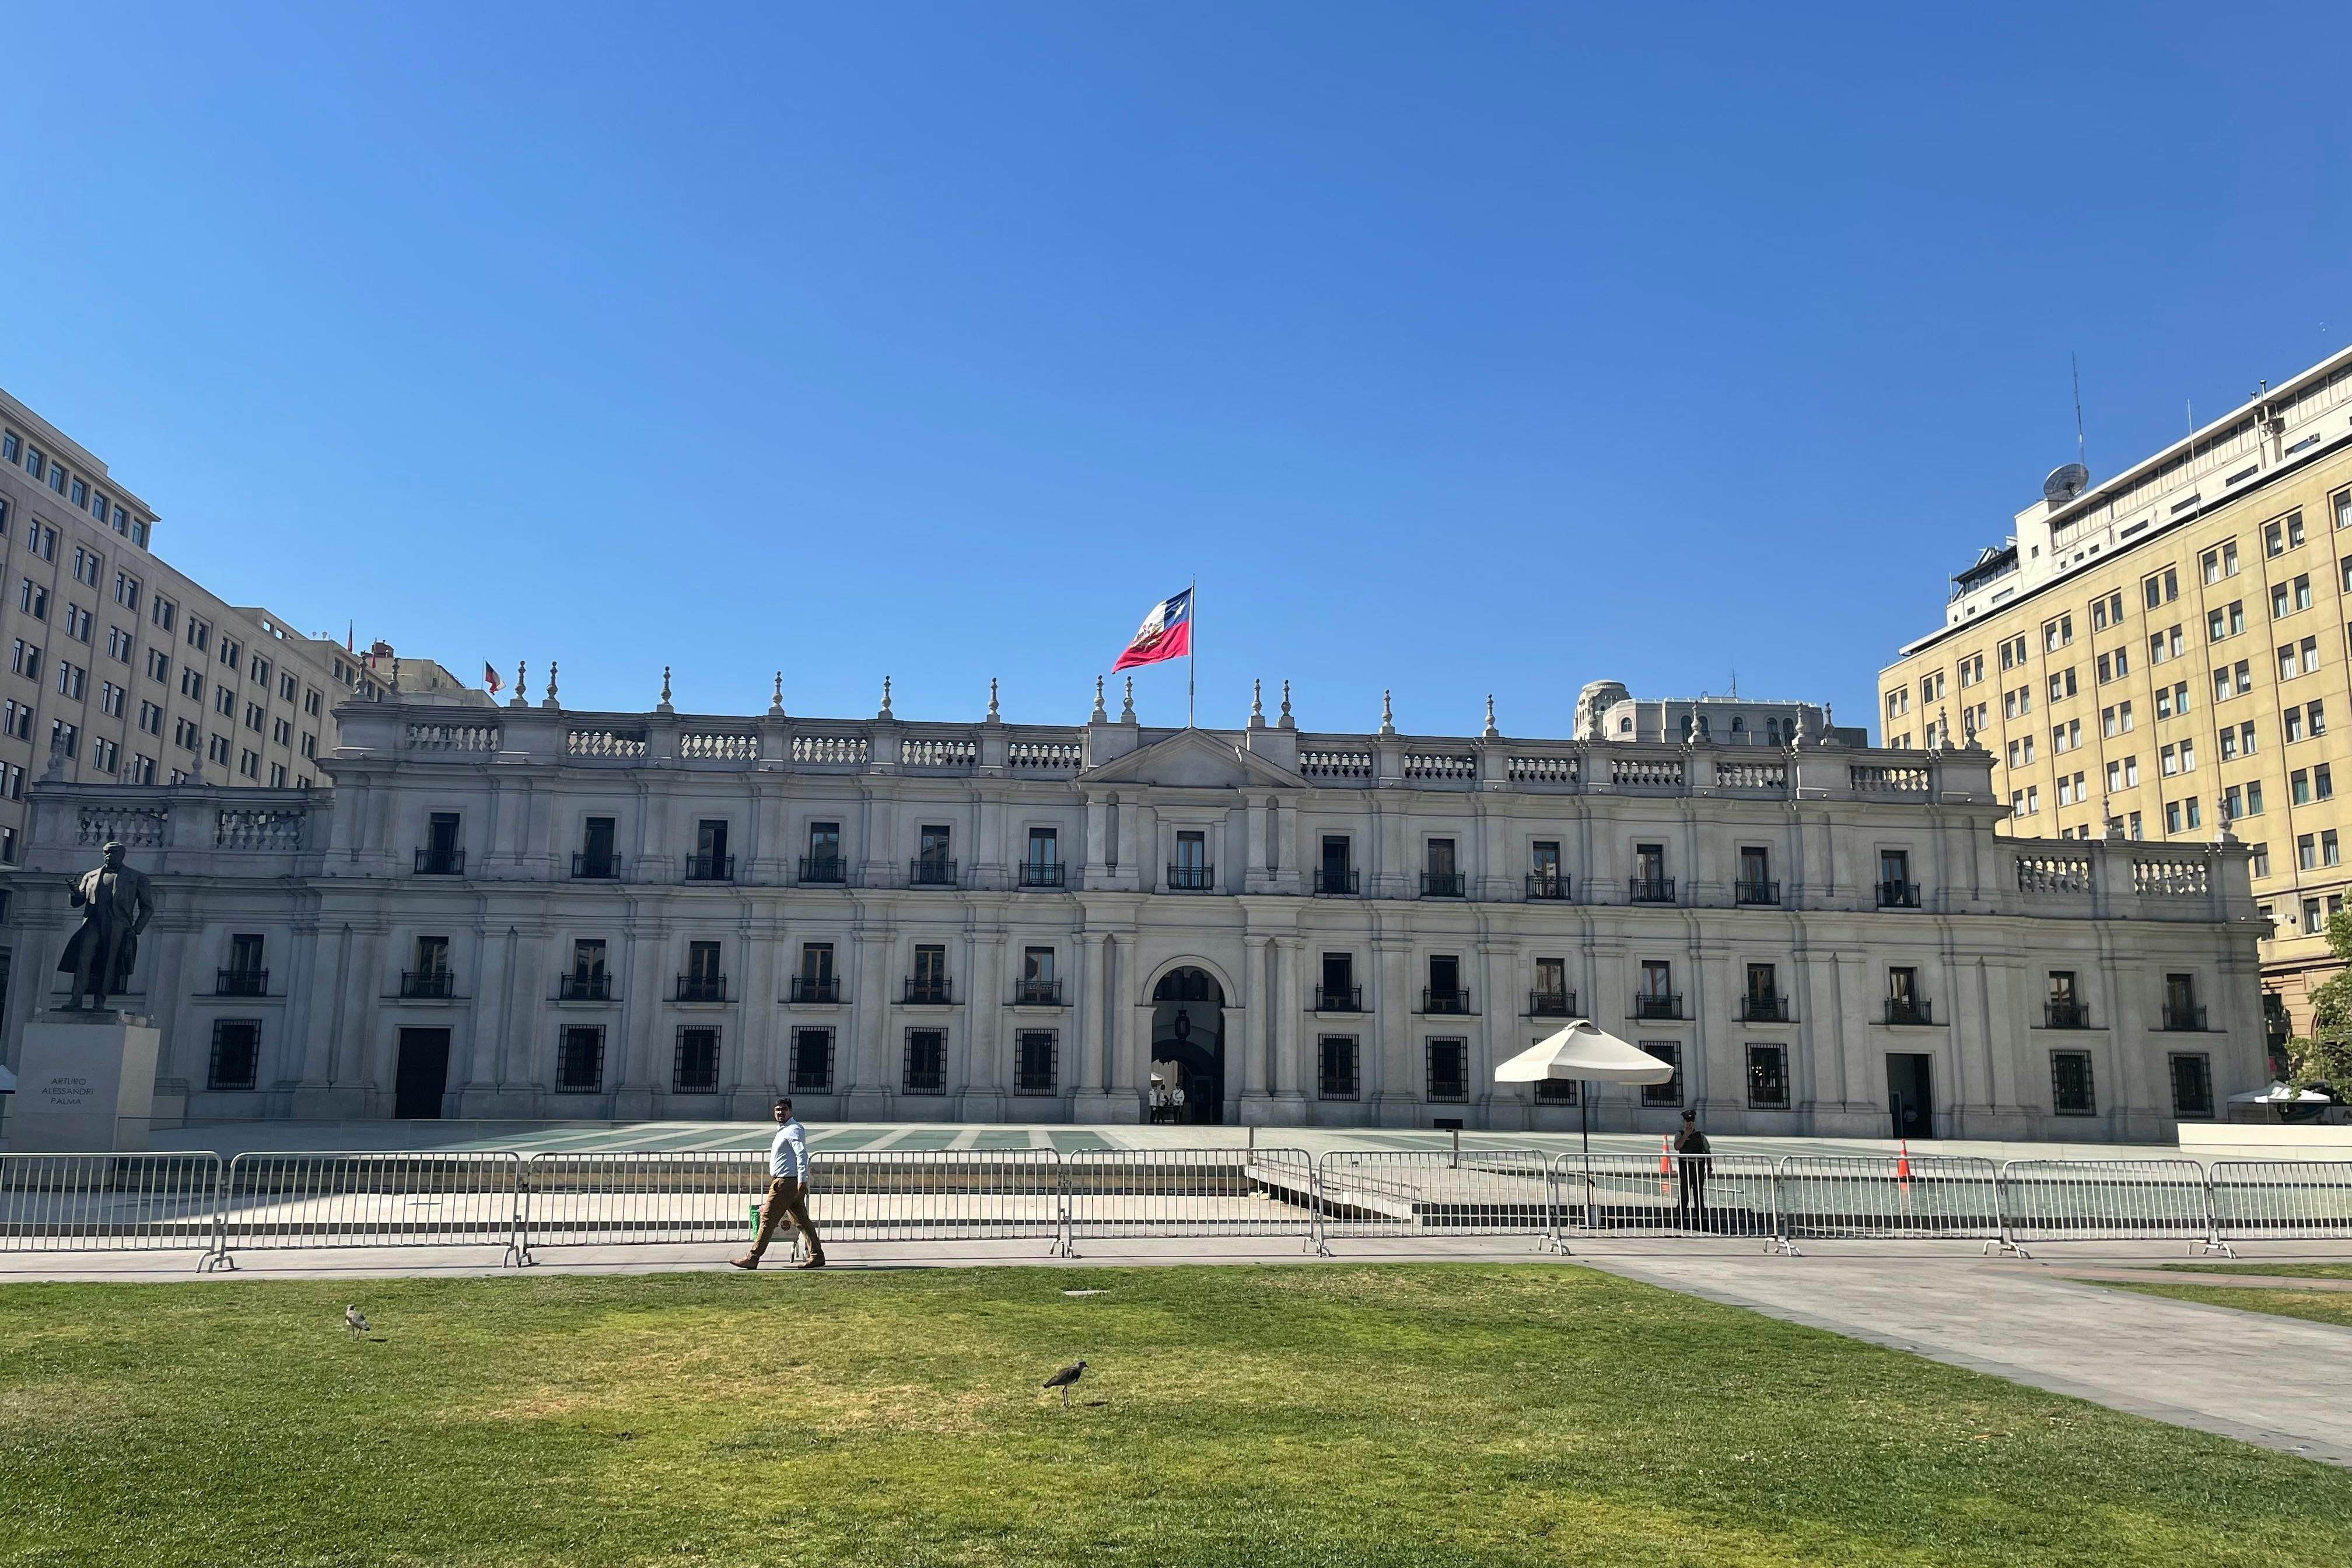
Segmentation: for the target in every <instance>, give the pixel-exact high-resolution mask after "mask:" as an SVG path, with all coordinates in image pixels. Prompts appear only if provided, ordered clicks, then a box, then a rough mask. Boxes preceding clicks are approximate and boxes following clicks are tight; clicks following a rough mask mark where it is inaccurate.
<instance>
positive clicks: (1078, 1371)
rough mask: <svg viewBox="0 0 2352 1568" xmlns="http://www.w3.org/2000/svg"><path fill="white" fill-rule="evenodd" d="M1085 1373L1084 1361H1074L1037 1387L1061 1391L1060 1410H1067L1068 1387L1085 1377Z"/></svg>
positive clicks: (1068, 1405) (1068, 1404) (1068, 1401)
mask: <svg viewBox="0 0 2352 1568" xmlns="http://www.w3.org/2000/svg"><path fill="white" fill-rule="evenodd" d="M1086 1371H1087V1363H1085V1362H1084V1361H1075V1362H1072V1363H1070V1364H1069V1365H1067V1366H1066V1367H1064V1368H1063V1369H1062V1370H1061V1371H1059V1372H1057V1373H1055V1374H1054V1375H1053V1376H1051V1377H1049V1378H1047V1379H1046V1380H1045V1382H1044V1383H1043V1384H1039V1386H1040V1387H1043V1388H1058V1389H1060V1390H1061V1391H1062V1408H1063V1409H1065V1410H1067V1409H1068V1408H1069V1407H1070V1385H1071V1384H1074V1383H1076V1382H1077V1381H1078V1379H1079V1378H1081V1377H1083V1376H1085V1375H1086Z"/></svg>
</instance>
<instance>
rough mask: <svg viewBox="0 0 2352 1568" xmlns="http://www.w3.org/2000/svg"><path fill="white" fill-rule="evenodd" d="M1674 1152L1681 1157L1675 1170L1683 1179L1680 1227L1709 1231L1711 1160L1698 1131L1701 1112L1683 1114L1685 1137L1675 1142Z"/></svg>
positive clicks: (1677, 1212) (1678, 1207) (1678, 1214)
mask: <svg viewBox="0 0 2352 1568" xmlns="http://www.w3.org/2000/svg"><path fill="white" fill-rule="evenodd" d="M1675 1153H1676V1154H1678V1155H1680V1156H1681V1158H1679V1159H1678V1160H1676V1161H1675V1171H1676V1173H1678V1174H1679V1175H1680V1177H1681V1179H1682V1189H1681V1193H1680V1194H1679V1195H1678V1196H1677V1197H1676V1199H1675V1222H1676V1223H1677V1224H1680V1225H1685V1226H1689V1227H1690V1228H1692V1229H1693V1230H1705V1229H1706V1166H1707V1161H1708V1159H1709V1158H1710V1157H1711V1156H1710V1154H1709V1152H1708V1148H1707V1142H1706V1133H1704V1132H1702V1131H1699V1130H1698V1112H1697V1111H1696V1110H1685V1111H1684V1112H1683V1131H1682V1135H1681V1136H1680V1137H1678V1138H1676V1139H1675Z"/></svg>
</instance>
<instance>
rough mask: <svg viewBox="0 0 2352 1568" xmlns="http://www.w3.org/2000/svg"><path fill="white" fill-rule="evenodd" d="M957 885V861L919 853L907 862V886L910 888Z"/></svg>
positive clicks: (950, 886)
mask: <svg viewBox="0 0 2352 1568" xmlns="http://www.w3.org/2000/svg"><path fill="white" fill-rule="evenodd" d="M955 885H956V863H955V862H954V861H952V860H942V859H940V858H937V857H936V856H930V855H918V856H916V857H915V858H913V859H912V860H909V861H908V862H907V886H908V887H910V888H952V887H954V886H955Z"/></svg>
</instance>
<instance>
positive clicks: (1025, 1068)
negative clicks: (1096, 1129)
mask: <svg viewBox="0 0 2352 1568" xmlns="http://www.w3.org/2000/svg"><path fill="white" fill-rule="evenodd" d="M1059 1054H1060V1045H1059V1038H1058V1037H1057V1036H1055V1033H1054V1031H1052V1030H1051V1029H1024V1030H1022V1031H1021V1033H1020V1034H1019V1035H1018V1036H1017V1037H1015V1038H1014V1040H1013V1093H1015V1094H1020V1095H1030V1096H1035V1097H1043V1096H1049V1095H1055V1094H1058V1093H1060V1092H1061V1090H1060V1089H1059V1088H1058V1087H1057V1085H1056V1082H1055V1068H1056V1067H1057V1065H1058V1062H1057V1058H1058V1056H1059Z"/></svg>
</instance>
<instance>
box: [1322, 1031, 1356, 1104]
mask: <svg viewBox="0 0 2352 1568" xmlns="http://www.w3.org/2000/svg"><path fill="white" fill-rule="evenodd" d="M1316 1055H1317V1057H1318V1064H1319V1071H1318V1073H1317V1075H1316V1078H1317V1084H1318V1089H1317V1092H1318V1094H1319V1095H1320V1096H1321V1098H1323V1099H1325V1100H1353V1099H1355V1098H1356V1096H1357V1094H1358V1093H1359V1092H1360V1091H1359V1089H1358V1088H1357V1082H1356V1041H1355V1037H1353V1036H1351V1035H1326V1036H1324V1037H1322V1039H1321V1040H1320V1041H1319V1042H1318V1044H1317V1047H1316Z"/></svg>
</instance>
